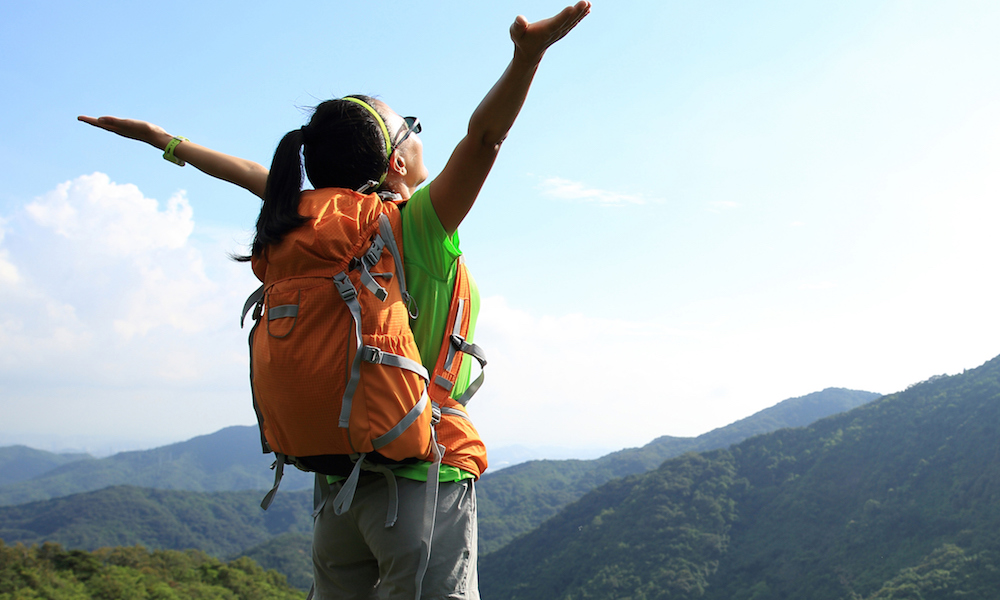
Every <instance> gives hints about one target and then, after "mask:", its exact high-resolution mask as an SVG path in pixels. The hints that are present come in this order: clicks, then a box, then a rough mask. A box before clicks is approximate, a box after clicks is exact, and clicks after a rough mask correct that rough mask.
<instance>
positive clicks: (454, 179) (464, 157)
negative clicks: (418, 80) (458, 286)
mask: <svg viewBox="0 0 1000 600" xmlns="http://www.w3.org/2000/svg"><path fill="white" fill-rule="evenodd" d="M589 13H590V2H587V1H586V0H581V1H580V2H577V3H576V4H575V5H574V6H569V7H566V8H565V9H563V10H562V11H561V12H560V13H559V14H557V15H556V16H554V17H551V18H549V19H545V20H542V21H536V22H534V23H528V21H527V19H525V18H524V17H522V16H519V17H517V19H516V20H515V21H514V24H513V25H511V26H510V37H511V40H512V41H513V42H514V58H513V59H511V61H510V64H509V65H508V66H507V70H506V71H504V73H503V75H501V76H500V79H499V80H498V81H497V82H496V84H494V85H493V88H492V89H491V90H490V91H489V93H488V94H486V97H485V98H483V101H482V102H480V104H479V106H478V107H477V108H476V110H475V112H474V113H473V114H472V118H471V119H470V121H469V131H468V133H467V134H466V136H465V137H464V138H462V141H460V142H459V143H458V146H456V147H455V150H454V151H453V152H452V154H451V158H449V159H448V163H447V164H446V165H445V167H444V170H442V171H441V173H440V174H439V175H438V176H437V177H435V178H434V180H433V181H432V182H431V184H430V193H431V202H432V204H433V205H434V211H435V212H436V213H437V215H438V218H439V219H440V220H441V224H442V225H443V226H444V228H445V231H447V232H448V233H453V232H454V231H455V230H456V229H458V226H459V224H460V223H461V222H462V220H463V219H465V216H466V215H467V214H468V213H469V210H470V209H471V208H472V205H473V203H474V202H475V201H476V197H477V196H478V195H479V190H480V189H482V187H483V183H484V182H485V181H486V176H487V175H489V173H490V169H492V168H493V163H494V161H495V160H496V157H497V153H499V151H500V145H501V144H502V143H503V141H504V138H506V137H507V133H508V132H509V131H510V128H511V126H512V125H513V124H514V120H515V119H516V118H517V115H518V113H520V112H521V106H522V105H523V104H524V99H525V98H526V97H527V95H528V89H529V88H530V87H531V81H532V79H533V78H534V76H535V71H536V70H537V69H538V64H539V62H541V60H542V56H543V55H544V54H545V50H547V49H548V47H549V46H551V45H552V44H554V43H556V42H557V41H559V40H560V39H562V38H563V36H565V35H566V34H567V33H569V32H570V30H572V29H573V28H574V27H576V25H577V23H579V22H580V21H581V20H582V19H583V18H584V17H586V16H587V14H589Z"/></svg>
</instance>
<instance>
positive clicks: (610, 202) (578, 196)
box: [541, 177, 655, 206]
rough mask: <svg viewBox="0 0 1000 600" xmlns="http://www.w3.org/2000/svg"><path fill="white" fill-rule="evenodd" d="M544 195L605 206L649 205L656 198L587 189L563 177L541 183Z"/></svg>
mask: <svg viewBox="0 0 1000 600" xmlns="http://www.w3.org/2000/svg"><path fill="white" fill-rule="evenodd" d="M541 190H542V193H544V194H546V195H548V196H551V197H553V198H558V199H560V200H575V201H583V202H593V203H595V204H600V205H603V206H622V205H626V204H647V203H649V202H652V201H655V199H654V198H650V197H645V196H639V195H635V194H625V193H622V192H615V191H610V190H602V189H598V188H591V187H587V186H586V185H584V184H582V183H579V182H577V181H570V180H568V179H563V178H561V177H549V178H548V179H545V180H544V181H542V183H541Z"/></svg>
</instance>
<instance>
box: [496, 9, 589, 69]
mask: <svg viewBox="0 0 1000 600" xmlns="http://www.w3.org/2000/svg"><path fill="white" fill-rule="evenodd" d="M588 14H590V2H588V1H587V0H580V2H577V3H576V4H574V5H573V6H567V7H566V8H564V9H563V10H562V11H560V12H559V14H557V15H556V16H554V17H549V18H548V19H543V20H541V21H535V22H534V23H529V22H528V20H527V19H525V18H524V17H523V16H521V15H518V17H517V18H516V19H514V24H513V25H511V26H510V39H511V40H512V41H513V42H514V47H515V54H517V53H520V54H522V55H523V56H524V57H525V58H534V59H538V58H541V56H542V54H544V53H545V50H546V49H548V47H549V46H551V45H552V44H554V43H556V42H558V41H559V40H561V39H562V38H563V37H564V36H565V35H566V34H567V33H569V32H570V30H572V29H573V28H574V27H576V24H577V23H579V22H580V21H582V20H583V18H584V17H586V16H587V15H588Z"/></svg>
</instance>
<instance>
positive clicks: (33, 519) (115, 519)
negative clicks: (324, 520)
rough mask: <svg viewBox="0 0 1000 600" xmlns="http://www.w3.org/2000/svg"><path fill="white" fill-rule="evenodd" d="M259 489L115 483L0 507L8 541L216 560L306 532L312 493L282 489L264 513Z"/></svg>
mask: <svg viewBox="0 0 1000 600" xmlns="http://www.w3.org/2000/svg"><path fill="white" fill-rule="evenodd" d="M260 496H261V494H260V493H259V491H256V490H253V491H243V492H184V491H176V490H154V489H148V488H137V487H130V486H115V487H110V488H105V489H103V490H99V491H94V492H85V493H82V494H74V495H72V496H65V497H62V498H54V499H51V500H45V501H42V502H31V503H27V504H21V505H18V506H4V507H0V539H2V540H3V541H4V542H5V543H7V544H13V543H15V542H22V543H24V544H37V543H42V542H57V543H60V544H62V545H64V546H66V547H69V548H74V549H83V550H94V549H96V548H101V547H105V546H135V545H141V546H145V547H148V548H157V549H171V550H183V549H187V548H195V549H198V550H201V551H204V552H208V553H209V554H212V555H215V556H219V557H229V556H234V555H237V554H240V553H242V552H243V551H245V550H250V549H252V548H254V547H255V546H258V545H260V544H262V543H264V542H265V541H267V540H270V539H272V538H274V537H275V536H277V535H280V534H283V533H289V532H291V533H308V532H310V531H312V514H311V513H312V493H311V492H305V491H299V492H286V491H285V490H281V491H279V492H278V497H277V499H276V500H275V502H274V504H272V505H271V508H269V509H268V510H267V511H266V512H265V511H263V510H261V508H260V506H259V504H260V499H261V498H260Z"/></svg>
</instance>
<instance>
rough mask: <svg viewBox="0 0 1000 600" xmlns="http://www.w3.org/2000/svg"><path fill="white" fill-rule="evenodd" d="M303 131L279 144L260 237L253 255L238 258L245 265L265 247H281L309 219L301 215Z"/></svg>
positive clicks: (259, 227) (288, 135) (262, 211)
mask: <svg viewBox="0 0 1000 600" xmlns="http://www.w3.org/2000/svg"><path fill="white" fill-rule="evenodd" d="M303 129H305V128H302V129H295V130H292V131H289V132H288V133H286V134H285V137H283V138H281V141H280V142H279V143H278V148H277V150H275V151H274V159H273V160H272V161H271V172H270V173H269V174H268V176H267V184H266V185H265V187H264V204H263V206H261V208H260V216H259V217H257V235H256V236H255V237H254V240H253V246H252V247H251V251H250V256H237V257H235V258H236V260H238V261H244V262H245V261H249V260H250V258H251V257H253V256H260V254H261V252H263V251H264V247H265V246H268V245H270V244H277V243H278V242H280V241H281V240H282V239H283V238H284V237H285V234H286V233H288V232H289V231H291V230H293V229H295V228H297V227H299V226H301V225H303V224H305V223H306V222H307V221H308V220H309V218H308V217H304V216H302V215H300V214H299V196H300V195H301V193H302V163H301V161H300V159H299V156H300V153H301V151H302V144H303V140H304V138H305V134H304V132H303Z"/></svg>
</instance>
